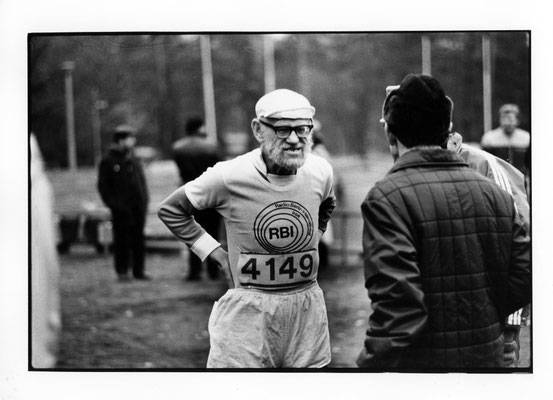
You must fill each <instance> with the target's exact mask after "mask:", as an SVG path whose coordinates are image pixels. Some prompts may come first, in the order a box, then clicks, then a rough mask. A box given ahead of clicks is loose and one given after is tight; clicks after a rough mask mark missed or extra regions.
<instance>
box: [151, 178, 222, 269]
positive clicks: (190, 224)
mask: <svg viewBox="0 0 553 400" xmlns="http://www.w3.org/2000/svg"><path fill="white" fill-rule="evenodd" d="M194 211H195V208H194V206H193V205H192V203H191V202H190V200H188V197H187V196H186V193H185V191H184V187H181V188H179V189H178V190H176V191H175V192H173V193H172V194H171V195H170V196H169V197H168V198H167V199H165V200H164V201H163V202H162V203H161V205H160V207H159V210H158V216H159V218H160V219H161V220H162V221H163V223H164V224H165V225H166V226H167V227H168V228H169V230H170V231H171V232H172V233H173V234H174V235H175V236H176V237H177V238H179V239H180V240H182V241H183V242H184V243H185V244H186V245H187V246H188V247H189V248H190V250H191V251H193V252H194V253H195V254H196V255H198V257H200V258H201V259H202V260H205V259H206V258H207V256H208V255H209V254H210V253H211V252H212V251H213V250H214V249H215V248H217V247H219V246H220V244H219V242H217V241H216V240H215V239H214V238H213V237H212V236H211V235H209V234H208V233H207V232H206V231H205V230H204V229H203V228H202V227H201V226H200V225H199V224H198V223H197V222H196V220H195V219H194Z"/></svg>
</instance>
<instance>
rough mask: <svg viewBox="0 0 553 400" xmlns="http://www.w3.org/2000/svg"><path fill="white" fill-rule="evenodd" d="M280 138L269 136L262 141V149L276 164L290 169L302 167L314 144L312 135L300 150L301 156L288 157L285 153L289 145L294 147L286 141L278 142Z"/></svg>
mask: <svg viewBox="0 0 553 400" xmlns="http://www.w3.org/2000/svg"><path fill="white" fill-rule="evenodd" d="M278 140H279V139H278V138H276V137H275V138H267V139H266V140H265V141H263V142H262V143H261V151H263V153H264V154H265V155H266V156H267V157H268V158H269V159H271V160H272V161H274V163H275V164H277V165H279V166H281V167H283V168H285V169H288V170H296V169H298V168H300V167H301V166H302V165H303V164H304V162H305V158H306V157H307V154H309V153H310V152H311V147H312V145H313V141H312V139H311V136H309V138H308V139H307V141H306V143H304V144H303V147H302V148H301V149H300V150H299V153H300V154H299V155H301V156H300V157H294V158H291V157H288V156H287V155H286V153H285V151H284V150H285V149H286V148H287V147H293V146H289V145H287V144H286V143H284V144H283V145H281V144H279V143H278Z"/></svg>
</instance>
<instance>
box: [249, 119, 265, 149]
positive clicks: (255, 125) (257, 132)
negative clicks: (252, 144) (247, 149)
mask: <svg viewBox="0 0 553 400" xmlns="http://www.w3.org/2000/svg"><path fill="white" fill-rule="evenodd" d="M251 126H252V132H253V135H254V136H255V138H256V140H257V141H258V142H259V143H262V142H263V140H264V138H263V133H262V132H261V123H260V122H259V120H258V119H257V118H254V119H252V125H251Z"/></svg>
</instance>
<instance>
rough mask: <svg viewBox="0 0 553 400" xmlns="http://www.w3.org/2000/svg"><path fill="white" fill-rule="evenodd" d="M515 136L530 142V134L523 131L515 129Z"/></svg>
mask: <svg viewBox="0 0 553 400" xmlns="http://www.w3.org/2000/svg"><path fill="white" fill-rule="evenodd" d="M515 134H516V135H517V136H519V137H521V138H524V139H528V140H530V132H528V131H525V130H524V129H520V128H516V129H515Z"/></svg>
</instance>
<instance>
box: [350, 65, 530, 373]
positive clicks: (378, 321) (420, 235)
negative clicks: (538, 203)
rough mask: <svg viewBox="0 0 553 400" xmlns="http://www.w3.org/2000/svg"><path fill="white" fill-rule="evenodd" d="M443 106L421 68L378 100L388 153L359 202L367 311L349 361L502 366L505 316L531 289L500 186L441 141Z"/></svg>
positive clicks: (525, 245) (516, 219)
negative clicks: (387, 165)
mask: <svg viewBox="0 0 553 400" xmlns="http://www.w3.org/2000/svg"><path fill="white" fill-rule="evenodd" d="M452 109H453V102H452V101H451V100H450V99H449V98H448V97H447V96H446V95H445V93H444V91H443V89H442V88H441V86H440V84H439V83H438V81H436V79H434V78H431V77H429V76H425V75H412V74H410V75H408V76H407V77H406V78H405V79H404V80H403V82H402V83H401V85H400V86H399V87H396V88H393V89H392V90H391V91H390V92H389V93H388V96H387V97H386V100H385V102H384V107H383V121H382V122H383V124H384V131H385V133H386V136H387V139H388V142H389V145H390V150H391V152H392V154H393V156H394V160H395V164H394V166H393V167H392V169H391V170H390V172H389V173H388V174H387V175H386V177H384V179H382V180H381V181H380V182H378V183H377V184H376V185H375V186H374V187H373V188H372V189H371V190H370V191H369V194H368V195H367V198H366V199H365V201H364V202H363V204H362V206H361V210H362V214H363V219H364V232H363V250H364V264H365V278H366V280H365V286H366V288H367V289H368V292H369V297H370V299H371V302H372V309H373V313H372V314H371V316H370V318H369V328H368V330H367V334H366V339H365V343H364V347H363V350H362V352H361V354H360V355H359V358H358V360H357V363H358V365H359V366H360V367H363V368H371V369H379V370H398V369H399V370H413V369H415V370H436V369H443V370H467V369H473V368H497V367H502V366H503V341H504V339H503V335H502V332H503V323H504V321H505V318H506V317H507V316H508V315H509V314H510V313H512V312H513V311H515V310H517V309H519V308H520V307H522V306H524V305H525V304H527V303H529V301H530V298H531V273H530V254H529V253H530V240H529V237H528V234H527V232H526V230H525V228H524V224H523V222H522V220H521V218H520V216H519V214H518V213H517V211H516V207H515V204H514V201H513V198H512V197H511V195H509V193H507V192H506V191H504V190H502V189H500V188H499V187H498V186H497V185H496V184H495V183H493V182H492V181H491V180H489V179H487V178H486V177H484V176H482V175H481V174H479V173H478V172H477V171H475V170H473V169H471V168H470V167H469V166H468V165H467V163H466V162H465V161H464V160H463V158H461V157H460V156H459V155H458V154H456V153H453V152H451V151H448V150H447V149H446V148H445V147H446V143H447V140H448V136H449V131H450V129H451V125H452V124H451V113H452Z"/></svg>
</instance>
